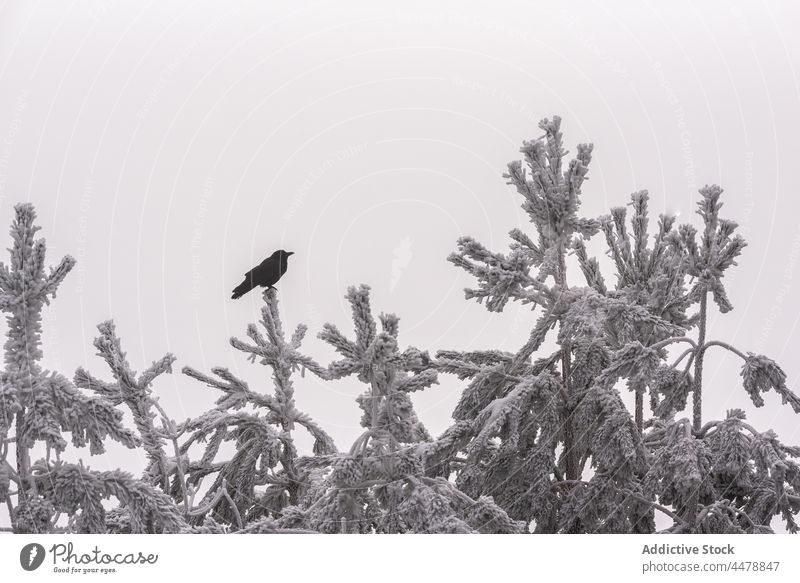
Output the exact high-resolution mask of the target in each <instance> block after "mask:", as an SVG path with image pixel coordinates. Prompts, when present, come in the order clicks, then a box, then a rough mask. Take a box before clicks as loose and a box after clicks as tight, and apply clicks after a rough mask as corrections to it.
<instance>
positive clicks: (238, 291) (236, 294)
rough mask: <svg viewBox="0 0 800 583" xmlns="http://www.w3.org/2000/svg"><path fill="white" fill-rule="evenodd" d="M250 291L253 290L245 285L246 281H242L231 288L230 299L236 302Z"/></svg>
mask: <svg viewBox="0 0 800 583" xmlns="http://www.w3.org/2000/svg"><path fill="white" fill-rule="evenodd" d="M251 289H253V288H252V287H251V286H249V285H247V280H244V281H243V282H242V283H240V284H239V285H237V286H236V287H235V288H233V295H232V296H231V299H232V300H238V299H239V298H240V297H242V296H243V295H244V294H246V293H247V292H249V291H250V290H251Z"/></svg>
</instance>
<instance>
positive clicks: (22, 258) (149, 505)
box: [0, 203, 183, 533]
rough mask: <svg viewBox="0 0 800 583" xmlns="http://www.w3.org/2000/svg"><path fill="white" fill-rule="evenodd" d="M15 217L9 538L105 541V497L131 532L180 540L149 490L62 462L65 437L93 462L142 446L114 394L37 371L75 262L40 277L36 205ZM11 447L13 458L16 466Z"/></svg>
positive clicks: (2, 274) (3, 464)
mask: <svg viewBox="0 0 800 583" xmlns="http://www.w3.org/2000/svg"><path fill="white" fill-rule="evenodd" d="M14 210H15V212H16V218H15V220H14V222H13V223H12V225H11V238H12V241H13V243H12V248H11V249H10V252H11V262H10V265H9V266H6V265H5V264H2V263H0V290H2V295H0V308H2V310H3V311H5V312H8V313H9V315H8V317H7V318H6V320H7V322H8V330H7V332H6V336H7V340H6V343H5V363H6V367H5V370H4V371H3V373H2V377H0V443H2V449H1V450H0V468H2V472H0V498H2V499H3V500H4V501H5V503H6V505H7V508H8V512H9V515H10V517H11V522H12V529H13V531H14V532H17V533H49V532H59V531H65V532H106V530H107V523H106V512H105V509H104V507H103V506H102V504H101V501H102V500H103V499H105V498H109V497H114V498H116V499H117V500H118V501H119V503H120V508H122V509H124V512H125V513H126V515H127V516H128V519H129V522H130V524H131V527H132V530H133V531H134V532H176V531H178V530H179V529H180V528H182V526H183V519H182V517H181V515H180V513H179V512H178V511H177V509H176V508H175V505H174V504H173V503H172V500H171V499H170V498H169V497H168V496H167V495H166V494H164V493H163V492H161V491H160V490H158V489H157V488H154V487H153V486H152V485H151V484H150V483H148V482H143V481H140V480H136V479H134V478H133V477H132V476H131V475H130V474H128V473H126V472H122V471H119V470H117V471H114V472H95V471H92V470H90V469H88V468H87V467H85V466H84V465H83V463H78V464H74V463H68V462H65V461H63V460H61V454H62V453H63V452H64V451H65V450H66V448H67V442H66V440H65V439H64V437H63V435H62V433H63V432H67V431H68V432H70V433H71V435H72V444H73V446H75V447H78V448H83V447H86V446H87V445H88V446H89V452H90V454H92V455H97V454H101V453H103V452H104V451H105V445H104V441H105V440H106V439H108V438H110V439H113V440H115V441H118V442H120V443H122V444H124V445H125V446H127V447H130V448H135V447H138V446H139V445H141V444H142V439H141V438H140V437H139V436H137V435H136V434H135V433H134V432H132V431H130V430H129V429H127V428H126V427H124V425H123V424H122V416H123V415H122V412H121V411H119V410H117V409H116V408H115V406H116V404H118V402H117V396H116V395H115V394H114V393H113V392H112V391H107V392H103V391H101V392H100V394H98V395H95V396H90V395H86V394H84V393H83V392H81V391H80V390H79V389H78V388H76V387H75V385H73V384H72V383H71V382H70V381H69V379H67V378H66V377H65V376H63V375H61V374H59V373H57V372H51V371H47V370H44V369H42V367H41V365H40V364H39V362H40V360H41V358H42V350H41V313H42V309H43V307H44V305H45V304H49V301H50V299H51V298H54V297H55V295H56V290H57V289H58V286H59V284H60V283H61V282H62V281H63V280H64V278H65V277H66V275H67V274H68V273H69V271H70V270H71V269H72V267H73V266H74V265H75V260H74V259H73V258H72V257H69V256H67V257H65V258H64V259H62V260H61V262H60V263H59V265H58V266H57V267H56V268H54V269H50V270H49V272H46V271H45V251H46V246H45V241H44V239H35V234H36V232H37V231H38V230H39V228H40V227H38V226H35V225H34V221H35V219H36V213H35V211H34V209H33V205H31V204H29V203H21V204H18V205H16V206H15V207H14ZM112 329H113V328H112ZM37 445H43V446H44V448H45V457H44V459H41V460H39V461H37V462H35V463H32V461H31V455H32V451H33V449H34V447H36V446H37ZM9 446H13V448H14V449H15V456H14V457H15V458H16V463H15V464H13V465H12V463H11V462H10V461H9V453H10V452H9ZM11 484H13V485H14V486H15V487H16V492H14V493H12V492H11V490H10V486H11ZM14 497H16V502H15V501H14ZM61 513H65V514H66V515H67V517H68V518H69V521H68V523H67V525H66V526H62V525H60V524H59V522H58V521H59V517H60V516H61Z"/></svg>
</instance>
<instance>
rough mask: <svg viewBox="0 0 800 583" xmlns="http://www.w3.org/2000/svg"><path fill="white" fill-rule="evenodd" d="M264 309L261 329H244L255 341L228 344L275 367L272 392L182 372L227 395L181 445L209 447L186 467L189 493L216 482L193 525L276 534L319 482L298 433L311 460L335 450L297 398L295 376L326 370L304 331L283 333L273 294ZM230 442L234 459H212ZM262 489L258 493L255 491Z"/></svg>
mask: <svg viewBox="0 0 800 583" xmlns="http://www.w3.org/2000/svg"><path fill="white" fill-rule="evenodd" d="M264 302H265V305H264V306H263V307H262V309H261V321H260V324H261V326H262V327H263V329H264V330H263V332H262V331H261V330H259V329H258V327H257V326H256V325H255V324H250V325H249V326H248V327H247V336H248V337H249V338H250V340H251V341H252V342H246V341H243V340H240V339H238V338H235V337H234V338H231V340H230V343H231V345H232V346H233V347H234V348H236V349H237V350H240V351H242V352H244V353H246V354H247V355H248V359H249V360H251V361H252V362H255V361H256V360H258V362H259V363H260V364H262V365H264V366H267V367H268V368H270V369H272V391H271V392H269V393H267V392H259V391H257V390H253V389H251V388H250V387H249V386H248V384H247V383H246V382H244V381H243V380H241V379H239V378H237V377H236V376H235V375H233V374H232V373H231V372H230V371H229V370H228V369H226V368H220V367H217V368H214V369H212V373H213V374H214V375H215V376H216V377H217V378H214V377H210V376H207V375H205V374H202V373H200V372H198V371H196V370H195V369H193V368H191V367H188V366H186V367H184V368H183V373H184V374H186V375H188V376H190V377H192V378H195V379H197V380H199V381H202V382H204V383H206V384H207V385H208V386H210V387H212V388H215V389H218V390H220V391H222V393H223V394H222V395H221V396H220V397H219V399H218V400H217V402H216V405H217V406H216V407H215V408H214V409H212V410H211V411H208V412H207V413H205V414H203V415H201V416H200V417H198V418H197V419H194V420H191V421H190V422H188V423H187V424H186V426H185V430H186V431H189V432H191V437H190V438H189V439H188V441H186V443H185V444H184V445H183V446H182V448H181V451H182V453H183V452H187V451H188V450H189V448H190V447H191V446H192V445H193V444H195V443H201V442H204V443H205V451H204V452H203V455H202V457H201V458H200V460H199V461H197V462H194V463H191V464H190V465H189V466H188V468H187V484H188V486H189V487H190V489H191V492H192V494H193V493H194V492H196V491H197V490H198V489H199V487H200V484H201V482H202V481H203V479H204V478H206V477H207V476H214V482H213V484H212V485H211V486H210V488H209V489H208V492H207V493H206V495H205V497H204V498H203V500H202V501H201V502H200V504H199V509H198V510H197V511H194V512H193V515H194V516H195V517H196V519H195V523H197V524H199V521H201V520H202V519H203V517H206V516H209V517H210V519H211V522H210V524H217V525H226V526H228V527H230V528H234V529H237V530H239V531H243V532H276V531H277V530H279V529H280V528H281V527H280V526H279V525H278V524H277V523H276V522H275V520H276V519H278V518H281V517H282V516H283V512H284V509H285V508H286V507H288V506H292V507H295V506H297V505H301V504H303V503H304V501H306V500H307V499H308V498H311V499H312V500H313V497H314V496H315V494H316V489H317V488H318V483H319V482H320V481H321V480H322V476H321V471H320V470H319V469H318V468H317V467H315V463H314V462H313V459H312V460H309V459H307V457H306V456H301V455H300V454H299V452H298V450H297V447H296V445H295V440H294V437H293V433H294V431H295V430H296V429H297V428H298V427H302V428H303V429H305V430H306V431H307V432H308V433H310V434H311V436H312V437H313V438H314V445H313V454H314V456H323V457H324V456H330V455H331V454H333V453H335V452H336V446H335V445H334V443H333V440H332V439H331V438H330V436H329V435H328V434H327V433H326V432H325V431H324V430H323V429H322V428H321V427H320V426H319V425H318V424H317V423H316V422H315V421H314V420H313V419H312V418H311V417H310V416H308V415H307V414H305V413H303V412H301V411H300V410H299V409H297V406H296V403H295V399H294V391H295V389H294V381H293V379H292V377H293V376H294V373H295V372H296V371H298V370H299V371H301V373H303V372H305V371H306V370H308V371H310V372H312V373H313V374H315V375H317V376H319V377H321V378H326V376H327V373H326V371H325V369H324V368H322V367H321V366H320V365H318V364H317V363H316V362H315V361H314V360H313V359H311V358H309V357H308V356H305V355H304V354H302V353H301V352H300V347H301V344H302V341H303V338H304V336H305V334H306V331H307V328H306V326H305V325H303V324H300V325H298V326H297V328H296V329H295V331H294V333H293V334H292V336H291V338H289V339H287V338H286V336H285V333H284V331H283V325H282V323H281V319H280V314H279V311H278V296H277V292H276V291H275V290H274V289H269V290H265V291H264ZM225 441H234V442H235V446H236V452H235V454H234V455H233V457H232V458H231V459H230V460H227V461H215V460H216V458H217V457H219V453H220V447H221V445H222V444H223V443H224V442H225ZM262 487H263V489H261V488H262ZM257 488H259V490H257Z"/></svg>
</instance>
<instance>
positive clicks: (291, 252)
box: [286, 251, 294, 257]
mask: <svg viewBox="0 0 800 583" xmlns="http://www.w3.org/2000/svg"><path fill="white" fill-rule="evenodd" d="M289 255H294V251H287V252H286V256H287V257H288V256H289Z"/></svg>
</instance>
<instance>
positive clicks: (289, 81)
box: [0, 0, 800, 469]
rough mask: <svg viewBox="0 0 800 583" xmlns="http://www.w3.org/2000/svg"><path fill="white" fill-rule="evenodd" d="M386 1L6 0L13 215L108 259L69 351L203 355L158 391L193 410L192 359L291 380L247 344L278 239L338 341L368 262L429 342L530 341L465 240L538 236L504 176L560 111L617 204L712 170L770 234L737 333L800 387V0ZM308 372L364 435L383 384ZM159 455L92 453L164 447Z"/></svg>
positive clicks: (3, 139) (48, 333) (70, 247)
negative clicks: (266, 263)
mask: <svg viewBox="0 0 800 583" xmlns="http://www.w3.org/2000/svg"><path fill="white" fill-rule="evenodd" d="M380 4H381V5H379V3H376V2H366V1H365V2H333V1H328V2H313V3H312V2H297V1H292V2H268V3H266V2H188V1H186V2H158V1H153V2H138V1H137V2H133V1H131V2H107V1H99V0H98V1H94V2H88V1H80V0H78V1H73V2H66V1H42V2H24V3H23V2H15V1H6V2H0V225H8V224H9V223H10V221H11V219H12V216H13V205H14V203H16V202H18V201H32V202H34V203H35V205H36V208H37V210H38V213H39V224H40V225H41V226H42V227H43V229H42V232H41V234H42V235H43V236H45V237H46V238H47V241H48V247H49V263H50V264H53V265H54V264H56V263H57V262H58V260H59V259H60V258H61V256H63V255H64V254H66V253H69V254H72V255H73V256H75V257H76V258H77V260H78V265H77V267H76V269H75V271H74V272H73V273H72V274H71V275H70V276H69V277H68V278H67V280H66V281H65V283H64V285H63V286H62V288H61V290H60V292H59V295H58V298H57V299H56V301H55V302H54V303H53V305H52V306H51V307H50V308H47V312H46V317H45V322H44V350H45V354H46V358H45V365H46V366H48V367H51V368H56V369H58V370H60V371H62V372H63V373H65V374H67V375H68V376H71V375H72V373H73V372H74V370H75V368H76V367H78V366H87V367H88V368H89V370H91V371H92V372H94V373H95V374H96V375H98V376H100V377H102V378H109V375H108V372H107V371H106V370H105V368H104V363H103V362H102V361H101V360H100V359H99V358H98V357H96V356H95V355H94V349H93V347H92V344H91V342H92V339H93V338H94V334H95V331H96V330H95V326H96V324H98V323H99V322H101V321H103V320H105V319H108V318H113V319H114V320H115V321H116V323H117V329H118V332H119V334H120V335H121V336H122V338H123V341H124V346H125V347H126V349H127V352H128V358H129V360H130V361H131V363H132V364H133V366H134V367H135V368H136V369H137V370H141V369H142V368H144V367H145V366H146V365H148V364H149V363H150V362H151V361H152V360H154V359H156V358H158V357H160V356H161V355H162V354H163V353H164V352H166V351H171V352H173V353H175V354H176V356H177V357H178V362H177V368H176V374H174V375H172V376H171V377H166V378H162V379H161V381H160V382H159V383H158V384H157V388H156V391H157V393H158V394H159V395H162V401H163V402H164V404H165V407H166V408H167V410H168V411H170V412H171V413H172V414H173V415H174V416H175V418H177V419H179V420H182V419H185V418H186V417H188V416H191V415H195V414H198V413H200V412H201V411H203V410H205V409H206V408H207V407H208V406H210V405H211V403H212V401H213V399H215V398H216V396H217V395H216V394H215V393H214V392H213V391H212V390H211V389H206V388H204V387H203V386H202V385H200V384H199V383H196V382H195V381H193V380H191V379H189V378H186V377H184V376H182V375H180V374H179V373H178V371H179V370H180V367H181V366H183V365H187V364H188V365H191V366H193V367H195V368H197V369H200V370H204V371H207V370H208V369H210V368H211V367H212V366H217V365H223V366H229V367H230V368H231V369H232V370H233V371H234V372H235V373H237V374H239V375H241V376H243V377H245V378H247V379H248V380H250V381H251V382H252V383H253V384H254V386H255V387H258V386H265V387H267V386H269V385H268V382H269V379H268V376H267V374H266V373H267V371H266V370H262V369H261V368H260V367H259V366H258V365H253V364H250V363H248V362H247V361H246V360H245V358H244V357H243V356H242V355H240V354H238V353H236V352H235V351H234V350H233V349H231V348H230V347H229V345H228V338H229V337H230V336H231V335H239V336H243V335H244V331H245V328H246V325H247V323H249V322H252V321H255V319H256V318H257V317H258V315H259V309H260V295H259V294H250V295H248V296H245V298H244V299H242V300H239V301H237V302H234V301H232V300H231V299H230V290H231V288H233V287H234V286H235V285H236V284H237V283H238V282H239V281H240V279H241V276H242V274H243V273H244V272H245V271H247V270H248V269H249V268H250V267H252V266H253V265H255V264H256V263H258V262H259V261H261V260H262V259H263V258H264V257H266V256H267V255H269V254H270V253H271V252H272V251H273V250H274V249H277V248H284V249H287V250H290V251H294V252H295V253H296V254H295V255H294V256H292V258H291V259H290V264H289V271H288V273H287V274H286V276H285V277H284V278H283V279H282V280H281V282H280V283H279V285H278V287H279V289H280V298H281V307H282V311H283V313H284V316H285V318H284V322H285V324H286V326H287V328H289V329H293V328H294V326H295V325H296V324H297V323H298V322H301V321H302V322H305V323H307V324H308V325H309V327H310V334H309V340H308V341H307V343H306V349H307V352H308V353H309V354H310V355H312V356H314V357H315V358H317V359H318V360H319V361H321V362H322V363H327V362H329V361H330V359H331V358H332V356H333V355H332V352H331V351H330V350H328V349H327V348H326V347H325V346H324V345H323V344H322V343H321V342H320V341H319V340H317V339H316V338H315V335H316V333H317V332H318V331H319V329H320V327H321V325H322V324H323V323H324V322H326V321H330V322H334V323H336V324H337V325H339V326H340V327H341V328H343V329H345V330H347V331H350V329H351V326H350V319H349V310H348V306H347V305H346V303H345V301H344V299H343V295H344V293H345V290H346V288H347V286H348V285H351V284H358V283H362V282H363V283H368V284H370V285H371V286H372V289H373V306H374V309H375V312H376V313H378V312H380V311H392V312H395V313H397V314H398V315H400V317H401V336H400V338H401V344H402V345H403V346H406V345H409V344H411V345H415V346H418V347H419V348H423V349H428V350H430V351H431V352H432V353H433V352H435V351H436V350H438V349H444V348H448V349H477V348H501V349H505V350H512V351H513V350H516V349H517V348H518V347H519V346H520V345H521V344H522V343H523V342H524V341H525V339H526V338H527V334H528V331H529V329H530V327H531V326H532V323H533V321H534V319H535V317H536V316H537V314H538V313H534V314H532V313H530V311H529V309H527V308H521V307H519V306H517V305H511V306H509V308H508V309H507V311H506V312H505V313H503V314H490V313H488V312H487V311H486V310H485V309H484V308H483V307H482V306H479V305H477V304H475V303H474V302H467V301H466V300H464V299H463V292H462V289H463V288H464V287H465V286H470V285H472V283H473V282H472V280H471V279H470V278H469V277H468V276H467V275H466V274H465V273H463V272H461V271H460V270H458V269H456V268H455V267H453V266H452V265H451V264H449V263H447V262H446V260H445V259H446V257H447V255H448V253H450V252H451V251H453V250H454V249H455V241H456V239H457V237H459V236H461V235H465V234H469V235H473V236H475V237H476V238H478V239H479V240H481V241H482V242H484V243H486V244H487V245H488V246H490V247H491V248H493V249H496V250H503V249H505V248H506V245H507V236H506V233H507V232H508V231H509V230H510V229H511V228H513V227H521V228H523V229H525V230H528V232H530V233H533V231H532V229H531V228H530V226H529V225H528V223H527V222H526V221H525V217H524V214H523V212H522V211H521V210H520V208H519V204H520V202H521V201H520V198H519V196H518V195H517V194H516V193H515V192H514V191H513V189H512V188H510V187H508V186H506V185H505V184H504V180H503V178H502V177H501V175H502V173H503V171H504V170H505V166H506V163H507V162H509V161H510V160H513V159H515V158H517V157H518V155H519V154H518V149H519V146H520V144H521V142H522V140H524V139H531V138H534V137H537V136H538V135H539V134H540V132H539V130H538V129H537V127H536V124H537V122H538V120H539V119H540V118H542V117H545V116H552V115H553V114H558V115H561V116H562V118H563V124H562V129H563V131H564V135H565V139H566V142H567V144H568V146H569V148H570V149H571V150H572V151H574V145H575V144H576V143H578V142H583V141H592V142H594V144H595V155H594V162H593V164H592V167H591V171H590V178H591V179H590V181H589V182H588V183H586V185H585V188H584V205H583V210H584V213H585V214H586V215H587V216H597V215H600V214H603V213H606V212H608V209H609V208H610V207H611V206H618V205H623V204H625V203H626V202H627V201H628V196H629V194H630V193H631V192H632V191H634V190H638V189H642V188H647V189H649V190H650V192H651V193H652V201H653V208H652V214H653V216H655V215H657V214H658V213H659V212H663V211H664V210H665V209H667V210H670V211H672V212H679V213H680V214H681V217H680V218H681V220H692V221H694V222H695V224H697V221H699V217H697V216H696V215H694V207H695V203H696V201H697V189H698V188H699V187H700V186H702V185H703V184H705V183H715V182H716V183H719V184H720V185H721V186H722V187H723V188H724V189H725V191H726V192H725V194H724V195H723V196H724V202H725V206H724V209H723V212H724V214H725V215H726V216H727V217H729V218H732V219H735V220H737V221H738V222H739V223H740V224H741V232H742V233H743V234H744V235H745V237H746V238H747V240H748V241H749V243H750V244H749V246H748V247H747V248H746V249H745V251H744V254H743V256H742V258H741V262H740V263H741V265H740V266H739V267H735V268H733V269H731V270H730V271H729V276H728V278H727V281H728V290H729V294H730V297H731V300H732V302H733V304H734V306H735V310H734V311H733V312H732V313H730V314H727V315H724V316H721V315H719V314H718V313H716V312H715V313H713V315H712V317H711V321H710V332H709V334H710V337H712V338H718V339H723V340H726V341H729V342H731V343H733V344H734V345H736V346H738V347H739V348H740V349H742V350H745V351H754V352H762V353H765V354H767V355H769V356H771V357H772V358H774V359H776V360H777V361H778V362H779V363H781V365H782V366H783V367H784V369H785V370H786V372H787V373H788V376H789V380H790V385H791V386H793V387H795V388H796V389H797V388H800V383H798V380H800V362H799V360H800V359H798V358H797V353H798V348H800V330H798V298H799V297H800V296H799V295H798V287H799V286H798V278H799V277H800V270H799V269H798V266H797V262H798V258H799V257H800V229H798V216H800V215H799V214H798V202H797V200H798V198H797V196H798V186H800V177H798V173H797V159H798V154H800V149H799V148H798V145H797V144H798V142H797V139H798V126H799V125H800V124H799V122H800V86H799V84H798V77H797V71H796V70H795V67H796V63H798V62H800V41H798V39H797V36H796V30H795V28H796V24H797V22H800V14H799V13H798V12H800V10H798V5H797V4H796V3H792V2H770V3H766V2H764V3H757V2H731V1H719V2H704V3H702V6H698V5H696V3H693V2H680V1H679V2H670V3H666V4H665V3H663V2H625V3H613V4H612V3H603V5H601V4H600V3H594V2H579V3H561V2H547V3H545V2H537V3H532V2H527V1H526V2H492V3H484V4H486V5H484V6H478V5H474V3H468V2H438V3H436V5H435V7H433V8H432V7H431V6H430V3H429V2H395V3H391V5H383V3H380ZM609 4H610V6H608V5H609ZM4 228H5V227H4ZM5 246H8V244H6V245H4V247H5ZM603 248H604V246H603V245H602V244H601V242H600V241H599V240H598V241H597V244H596V245H595V246H594V247H593V249H594V250H595V252H598V253H599V252H601V251H602V250H603ZM5 260H6V261H7V259H5ZM606 276H607V278H608V279H609V280H610V281H613V278H612V274H611V272H610V271H608V270H607V271H606ZM572 282H573V283H580V282H582V279H581V276H580V273H579V272H575V273H574V274H573V276H572ZM706 362H707V368H706V373H705V377H704V380H705V382H706V386H707V387H708V388H707V389H706V390H705V392H704V393H705V395H706V417H707V418H719V417H722V416H724V414H725V410H726V409H728V408H733V407H743V408H745V409H746V410H747V411H748V412H749V415H750V419H751V421H752V422H753V424H754V425H755V426H756V427H758V428H761V429H766V428H768V427H773V428H774V429H775V430H776V431H778V434H779V436H780V437H781V439H782V440H783V441H785V442H788V443H793V444H797V443H800V430H798V423H797V417H796V416H795V415H794V414H792V412H791V410H790V409H789V408H788V407H785V406H781V405H780V400H779V399H778V398H777V397H776V396H774V395H769V396H768V397H767V406H766V407H764V408H763V409H760V410H755V409H754V408H753V407H752V406H749V400H748V398H747V396H746V394H745V393H744V391H743V390H742V389H741V388H740V384H739V381H738V370H739V367H740V364H739V363H738V362H737V361H736V360H735V359H733V358H732V359H728V358H727V357H724V356H723V355H722V354H720V353H710V355H709V357H708V358H707V361H706ZM259 383H260V384H259ZM296 385H297V401H298V404H299V405H300V407H301V408H303V409H304V410H306V411H308V412H309V413H310V414H311V415H313V416H314V417H315V418H316V419H317V420H318V421H319V422H320V423H321V424H322V425H323V426H324V427H325V428H326V429H328V431H329V432H330V433H331V434H332V435H333V436H334V438H335V439H336V442H337V445H338V446H339V447H340V448H341V449H346V448H348V447H349V445H350V443H351V441H352V439H354V438H355V437H356V436H357V434H358V433H359V432H360V430H359V427H358V419H359V413H360V412H359V410H358V408H357V405H356V403H355V402H354V398H355V396H356V395H358V394H359V393H360V392H361V391H362V386H361V385H359V384H358V382H357V381H356V380H355V379H347V380H343V381H337V382H331V383H323V382H321V381H318V380H315V379H314V378H311V377H309V376H307V377H306V379H298V382H297V384H296ZM459 390H460V383H459V382H458V381H457V380H455V379H453V378H448V377H443V378H442V383H441V385H440V386H438V387H437V386H435V387H434V388H432V389H430V390H428V391H426V392H425V393H424V394H422V395H418V396H415V402H416V405H417V410H418V413H419V415H420V417H421V418H422V420H423V421H424V422H425V423H426V424H427V426H428V428H429V429H430V430H431V432H432V433H434V434H438V433H439V432H441V431H442V430H443V429H444V428H445V427H446V426H447V424H448V422H449V415H450V412H451V410H452V407H453V405H454V403H455V402H456V400H457V398H458V394H459ZM140 453H141V452H127V451H125V450H121V449H119V448H112V450H111V452H110V455H108V456H105V457H103V458H102V459H93V460H88V459H87V460H86V461H87V462H88V463H90V465H92V466H93V467H95V468H98V469H100V468H105V467H114V466H117V465H123V466H125V467H128V468H129V469H135V467H136V464H137V463H143V459H141V456H140ZM81 455H83V456H84V457H86V458H88V453H87V452H84V453H81Z"/></svg>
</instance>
